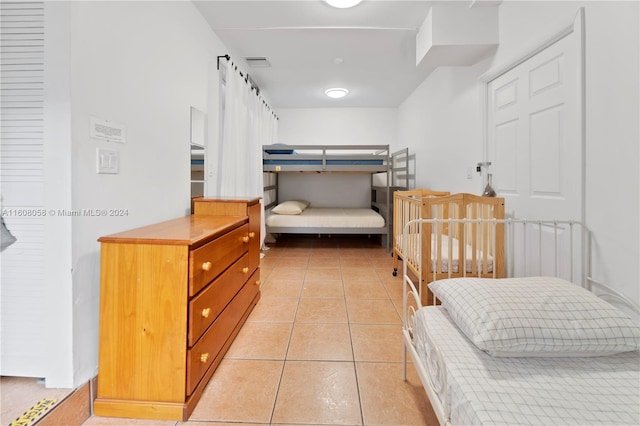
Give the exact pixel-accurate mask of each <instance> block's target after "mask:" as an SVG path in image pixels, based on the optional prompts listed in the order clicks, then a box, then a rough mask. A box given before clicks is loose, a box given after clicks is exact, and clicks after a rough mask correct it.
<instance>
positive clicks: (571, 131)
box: [486, 14, 584, 280]
mask: <svg viewBox="0 0 640 426" xmlns="http://www.w3.org/2000/svg"><path fill="white" fill-rule="evenodd" d="M582 19H583V16H582V14H579V19H576V21H575V22H574V24H573V26H572V27H571V28H567V29H566V30H565V33H564V35H563V36H562V35H561V36H558V38H557V39H556V41H555V42H553V43H548V44H547V45H546V46H544V48H543V47H541V48H539V49H537V50H536V51H535V53H533V54H531V55H529V56H528V57H527V59H525V60H523V61H521V62H519V64H518V65H517V66H514V67H512V68H510V69H509V70H508V71H506V72H504V73H501V74H498V75H497V77H495V78H493V79H492V80H489V81H488V85H487V119H488V122H487V151H486V152H487V154H488V157H487V160H488V161H491V163H492V165H491V168H490V170H491V172H492V173H493V182H492V184H493V187H494V189H495V190H496V192H497V193H498V195H499V196H502V197H504V198H505V213H506V214H507V215H508V216H514V217H517V218H523V219H547V220H548V219H560V220H576V221H581V220H582V218H583V214H584V212H583V203H584V201H583V197H584V146H583V65H582V49H583V46H582V22H583V21H582ZM513 238H514V247H515V248H516V251H519V250H521V248H522V247H525V246H526V249H524V250H527V252H528V253H540V256H539V257H540V260H534V259H532V258H529V259H527V258H526V257H528V256H525V255H524V253H519V254H517V255H516V256H515V257H516V258H522V259H525V261H524V262H522V263H521V264H519V265H515V264H514V265H513V266H512V267H513V270H512V271H510V273H512V274H514V275H516V276H522V275H549V274H553V275H560V276H562V277H564V278H567V279H571V280H575V279H580V278H581V276H580V274H581V272H580V268H579V266H581V262H580V258H579V253H575V256H574V258H573V259H572V262H573V264H571V262H568V260H569V259H570V257H569V256H570V255H569V252H570V247H571V244H577V243H579V241H580V240H581V234H580V232H579V230H575V229H574V232H573V233H572V232H570V229H569V228H568V227H562V228H560V229H553V227H549V226H543V227H542V228H541V229H540V234H538V235H535V236H534V235H528V236H527V235H523V234H521V233H517V232H516V233H515V235H513ZM547 240H557V241H558V246H559V247H560V249H559V250H558V252H555V253H546V252H545V253H541V252H540V247H544V246H545V244H547V243H548V241H547ZM520 255H523V256H520ZM533 258H535V259H537V257H536V256H533Z"/></svg>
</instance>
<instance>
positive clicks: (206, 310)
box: [202, 308, 211, 318]
mask: <svg viewBox="0 0 640 426" xmlns="http://www.w3.org/2000/svg"><path fill="white" fill-rule="evenodd" d="M209 315H211V308H204V309H203V310H202V318H209Z"/></svg>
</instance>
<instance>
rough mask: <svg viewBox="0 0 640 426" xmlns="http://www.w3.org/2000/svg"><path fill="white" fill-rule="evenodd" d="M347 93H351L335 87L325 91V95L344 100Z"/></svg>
mask: <svg viewBox="0 0 640 426" xmlns="http://www.w3.org/2000/svg"><path fill="white" fill-rule="evenodd" d="M347 93H349V91H348V90H347V89H343V88H342V87H333V88H331V89H327V90H325V91H324V94H325V95H327V96H328V97H330V98H334V99H338V98H343V97H345V96H346V94H347Z"/></svg>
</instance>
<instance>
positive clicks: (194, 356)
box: [187, 269, 260, 395]
mask: <svg viewBox="0 0 640 426" xmlns="http://www.w3.org/2000/svg"><path fill="white" fill-rule="evenodd" d="M259 279H260V270H259V269H258V270H256V271H255V272H254V274H253V275H252V276H251V278H249V280H248V281H247V283H246V284H245V285H244V286H243V287H242V289H241V290H240V291H239V292H238V294H236V296H235V297H234V298H233V300H232V301H231V302H230V303H229V304H228V305H227V306H226V307H225V309H224V310H223V311H222V313H221V314H220V315H219V316H218V318H216V320H215V321H214V323H213V324H212V325H211V327H209V329H208V330H207V331H206V333H205V334H204V335H203V336H202V338H201V339H200V340H199V341H198V343H196V345H195V346H194V347H193V348H191V349H190V350H188V351H187V395H191V393H192V392H193V390H194V389H195V388H196V386H197V385H198V383H199V382H200V380H201V379H202V377H203V376H204V374H205V373H206V371H207V369H208V368H209V367H210V366H211V365H212V364H213V362H214V361H215V360H216V358H217V357H218V355H219V352H220V350H221V349H222V347H223V346H224V344H225V342H226V341H227V339H229V336H230V335H231V334H232V332H233V329H234V328H235V327H236V326H237V325H238V322H239V321H240V319H241V318H242V315H243V314H244V313H245V312H246V310H247V308H248V307H249V304H250V303H251V301H252V300H253V299H254V298H255V296H256V295H257V294H258V291H259V290H260V286H259V285H257V284H259V281H258V280H259ZM222 355H223V354H220V356H222Z"/></svg>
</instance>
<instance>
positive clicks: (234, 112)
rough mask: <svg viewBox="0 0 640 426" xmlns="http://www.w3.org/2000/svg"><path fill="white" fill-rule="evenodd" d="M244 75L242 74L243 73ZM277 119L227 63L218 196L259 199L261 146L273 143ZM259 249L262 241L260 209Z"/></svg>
mask: <svg viewBox="0 0 640 426" xmlns="http://www.w3.org/2000/svg"><path fill="white" fill-rule="evenodd" d="M243 74H244V75H245V76H246V74H245V73H243ZM276 133H277V119H276V117H275V115H274V114H272V112H271V110H270V109H269V108H268V106H267V104H266V101H265V100H264V99H263V98H262V96H259V95H256V92H255V90H251V84H250V83H248V82H247V81H245V78H244V77H243V76H241V75H240V70H238V69H236V65H234V63H233V62H231V61H230V60H229V61H227V63H226V91H225V101H224V120H223V128H222V141H221V142H222V143H221V149H220V150H219V153H220V156H219V159H218V188H217V193H218V194H219V195H220V196H223V197H224V196H232V197H250V198H253V197H262V196H263V188H264V184H263V178H262V175H263V174H262V145H266V144H271V143H273V141H274V139H275V136H276ZM261 224H262V229H261V232H260V236H261V242H260V244H261V246H262V244H263V243H264V238H265V225H264V204H263V208H262V220H261Z"/></svg>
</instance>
